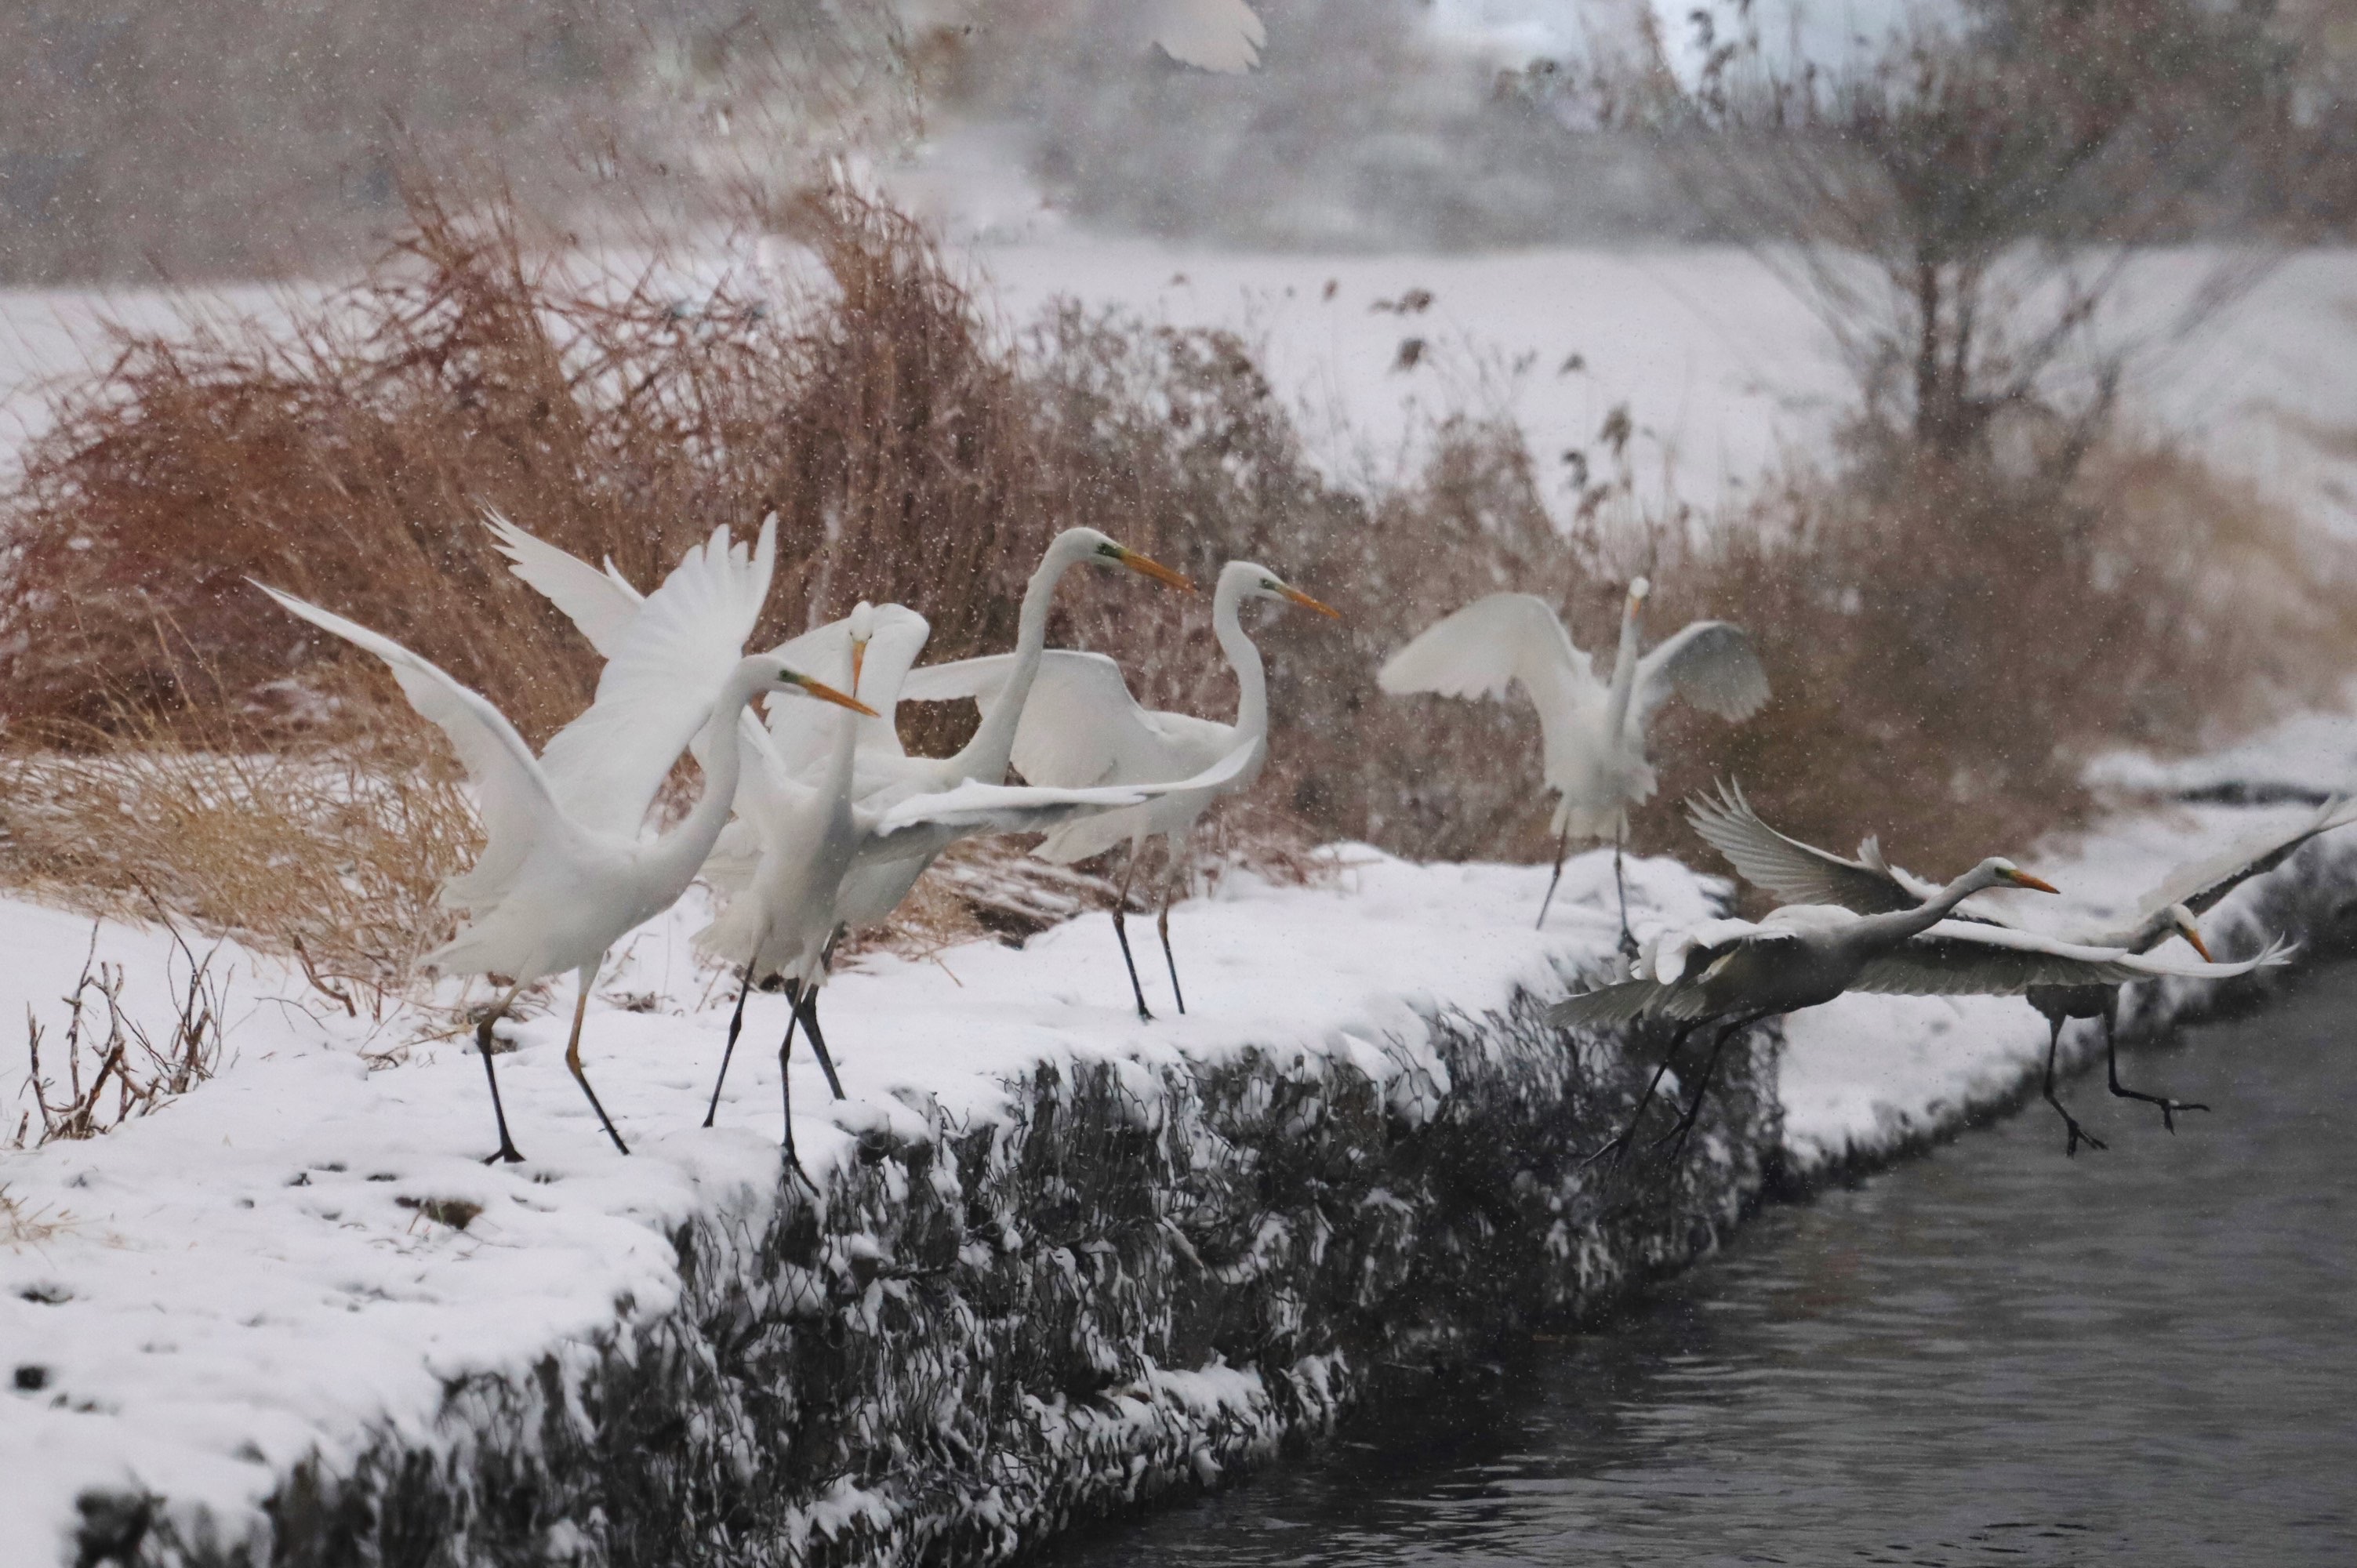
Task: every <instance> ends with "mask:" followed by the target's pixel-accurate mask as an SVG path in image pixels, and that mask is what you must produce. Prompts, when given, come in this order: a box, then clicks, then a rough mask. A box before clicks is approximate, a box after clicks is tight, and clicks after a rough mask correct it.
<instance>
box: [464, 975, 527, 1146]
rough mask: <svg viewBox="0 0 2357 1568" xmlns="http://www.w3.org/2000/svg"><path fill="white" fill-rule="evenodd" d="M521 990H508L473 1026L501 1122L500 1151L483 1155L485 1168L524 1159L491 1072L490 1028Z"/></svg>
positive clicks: (493, 1111) (497, 1077) (496, 1076)
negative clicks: (517, 1150) (513, 1136)
mask: <svg viewBox="0 0 2357 1568" xmlns="http://www.w3.org/2000/svg"><path fill="white" fill-rule="evenodd" d="M520 990H522V987H521V986H517V987H514V988H512V989H511V990H510V991H509V992H508V993H507V994H506V995H505V996H502V997H500V1004H499V1005H498V1006H496V1007H494V1008H492V1009H491V1010H490V1012H488V1013H486V1014H484V1015H483V1021H482V1022H481V1023H479V1024H478V1025H476V1026H475V1054H476V1055H477V1056H479V1057H481V1058H483V1077H484V1078H485V1079H488V1080H489V1081H490V1086H491V1114H492V1115H493V1116H494V1117H496V1118H498V1119H499V1123H500V1150H499V1153H497V1154H495V1155H484V1156H483V1164H485V1165H498V1164H501V1163H504V1164H507V1165H522V1164H523V1156H522V1155H520V1154H518V1153H517V1152H516V1146H515V1140H513V1139H512V1138H510V1137H509V1136H508V1112H507V1107H506V1106H504V1105H501V1104H500V1075H499V1074H498V1073H496V1072H494V1071H493V1070H492V1069H491V1026H492V1025H493V1024H496V1023H498V1022H499V1021H500V1019H501V1018H503V1017H505V1016H507V1011H508V1006H509V1004H511V1003H512V1002H514V1001H515V999H516V992H517V991H520Z"/></svg>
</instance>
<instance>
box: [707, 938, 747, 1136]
mask: <svg viewBox="0 0 2357 1568" xmlns="http://www.w3.org/2000/svg"><path fill="white" fill-rule="evenodd" d="M752 993H753V966H752V965H751V964H749V963H748V964H747V965H746V966H745V983H744V984H742V985H740V986H738V987H737V1010H736V1011H735V1012H734V1013H731V1014H729V1015H728V1044H727V1047H726V1048H725V1049H724V1050H722V1051H721V1053H720V1076H719V1077H717V1078H716V1079H713V1080H712V1103H711V1104H709V1105H707V1106H705V1108H704V1124H705V1126H707V1127H709V1126H711V1125H712V1119H713V1117H715V1116H716V1115H717V1114H719V1112H720V1086H721V1085H722V1084H724V1083H726V1082H727V1081H728V1060H729V1058H731V1057H734V1056H735V1055H736V1054H737V1036H738V1035H739V1034H742V1033H743V1032H744V1028H745V998H747V997H748V996H750V995H751V994H752Z"/></svg>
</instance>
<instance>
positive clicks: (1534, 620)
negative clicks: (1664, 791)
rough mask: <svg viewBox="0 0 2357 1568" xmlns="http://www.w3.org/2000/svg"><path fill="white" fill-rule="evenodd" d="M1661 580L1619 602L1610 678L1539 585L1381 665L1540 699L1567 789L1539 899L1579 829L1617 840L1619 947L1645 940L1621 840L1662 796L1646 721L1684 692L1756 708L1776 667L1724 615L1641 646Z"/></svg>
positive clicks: (1544, 727) (1479, 693) (1549, 777)
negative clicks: (1640, 812)
mask: <svg viewBox="0 0 2357 1568" xmlns="http://www.w3.org/2000/svg"><path fill="white" fill-rule="evenodd" d="M1651 592H1652V585H1650V584H1648V583H1647V582H1646V581H1645V579H1644V578H1642V577H1640V578H1638V579H1637V580H1636V581H1635V582H1633V583H1631V584H1630V585H1629V596H1628V598H1627V600H1626V602H1625V603H1624V605H1623V607H1622V609H1621V613H1620V651H1619V653H1618V654H1617V655H1616V656H1615V657H1614V659H1613V661H1612V679H1611V682H1610V683H1609V684H1607V683H1605V682H1600V681H1598V680H1597V678H1596V671H1595V667H1594V665H1593V663H1592V662H1591V661H1590V660H1589V659H1588V656H1587V654H1586V653H1584V652H1582V651H1581V650H1578V649H1577V648H1574V647H1573V646H1572V645H1571V638H1570V636H1569V634H1568V633H1566V631H1565V630H1564V628H1563V622H1561V621H1560V620H1557V619H1556V618H1555V611H1554V610H1552V609H1550V608H1548V607H1547V604H1546V601H1545V600H1544V599H1542V598H1539V597H1537V596H1534V595H1531V594H1491V595H1490V596H1488V597H1486V598H1480V599H1476V600H1474V601H1473V602H1472V603H1471V604H1469V605H1467V606H1466V607H1464V608H1463V609H1460V610H1458V612H1457V613H1456V614H1454V615H1451V616H1449V617H1448V618H1445V619H1443V620H1439V621H1436V622H1435V623H1434V624H1432V625H1431V626H1429V627H1426V628H1425V629H1424V630H1423V631H1422V632H1421V633H1419V634H1418V635H1417V636H1416V638H1415V640H1414V641H1412V642H1410V643H1409V644H1408V645H1407V646H1406V647H1405V648H1403V649H1401V650H1399V651H1398V652H1397V653H1394V654H1393V655H1392V656H1391V658H1390V660H1387V661H1386V662H1385V663H1384V665H1383V669H1382V670H1381V671H1379V672H1377V674H1376V676H1375V680H1376V682H1377V683H1378V684H1379V685H1381V686H1382V687H1383V690H1384V691H1386V692H1390V693H1394V694H1402V693H1410V692H1436V693H1440V694H1441V695H1443V696H1449V697H1503V696H1504V695H1505V694H1506V689H1507V687H1508V686H1509V685H1510V684H1511V683H1512V682H1521V683H1522V687H1523V691H1524V692H1525V693H1528V694H1529V696H1530V699H1531V703H1532V704H1533V705H1534V706H1535V707H1536V708H1537V709H1538V711H1539V733H1540V736H1541V738H1542V741H1543V744H1544V779H1545V780H1546V785H1547V788H1548V789H1553V790H1555V791H1556V793H1557V794H1558V795H1559V796H1560V799H1559V800H1557V801H1556V803H1555V822H1554V824H1553V826H1554V829H1555V875H1553V876H1550V877H1549V878H1548V879H1547V890H1546V897H1545V898H1544V899H1542V900H1541V901H1540V904H1539V924H1540V925H1542V926H1544V925H1545V924H1546V912H1547V907H1548V906H1549V905H1550V904H1552V903H1554V902H1555V885H1556V884H1557V883H1558V882H1560V881H1562V879H1563V862H1564V857H1565V856H1566V854H1569V853H1570V850H1571V843H1572V841H1573V840H1574V839H1603V838H1609V839H1610V840H1611V841H1612V880H1613V883H1614V885H1615V886H1617V887H1619V889H1620V948H1621V950H1622V951H1623V952H1630V953H1633V952H1635V951H1636V939H1635V938H1634V937H1632V936H1631V934H1630V931H1629V886H1628V884H1627V882H1626V881H1625V880H1623V878H1622V875H1621V867H1620V852H1621V846H1622V844H1623V843H1625V842H1626V840H1627V839H1628V836H1629V808H1630V807H1631V806H1635V805H1640V804H1641V803H1643V802H1644V801H1646V800H1650V799H1652V794H1653V790H1654V788H1655V786H1654V779H1653V769H1652V765H1651V764H1650V763H1648V762H1647V761H1646V760H1645V731H1646V729H1647V728H1648V726H1650V725H1652V722H1653V715H1654V714H1657V713H1659V712H1660V711H1661V708H1662V704H1663V703H1666V702H1668V701H1669V700H1670V699H1671V698H1672V697H1673V696H1682V697H1684V698H1685V699H1686V700H1687V701H1688V702H1690V703H1694V704H1695V706H1697V707H1699V708H1702V709H1704V710H1705V711H1706V712H1709V713H1714V714H1718V715H1719V716H1721V717H1722V718H1727V719H1745V718H1749V717H1750V716H1751V715H1752V714H1754V713H1757V712H1758V711H1759V709H1760V704H1761V703H1765V702H1766V701H1767V700H1768V676H1767V673H1766V672H1765V671H1762V670H1761V669H1760V656H1759V655H1758V654H1757V653H1755V652H1754V651H1753V650H1752V647H1751V639H1750V638H1749V637H1747V636H1746V635H1745V634H1744V633H1743V631H1742V629H1741V628H1738V627H1735V626H1730V625H1729V624H1727V622H1726V621H1723V620H1698V621H1695V622H1693V623H1692V624H1690V625H1688V626H1687V627H1686V628H1684V630H1682V631H1680V632H1678V633H1677V634H1676V635H1675V636H1674V637H1671V638H1669V639H1667V640H1665V641H1663V642H1662V643H1661V644H1660V645H1659V646H1657V647H1656V648H1655V649H1654V650H1652V652H1651V653H1647V654H1644V655H1642V656H1640V655H1639V654H1638V651H1637V644H1638V637H1639V625H1638V622H1639V619H1640V617H1641V615H1642V613H1643V610H1644V606H1645V599H1646V596H1648V595H1649V594H1650V593H1651Z"/></svg>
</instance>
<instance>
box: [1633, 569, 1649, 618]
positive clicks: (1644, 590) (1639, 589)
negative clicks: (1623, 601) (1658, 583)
mask: <svg viewBox="0 0 2357 1568" xmlns="http://www.w3.org/2000/svg"><path fill="white" fill-rule="evenodd" d="M1652 596H1653V584H1652V579H1651V578H1647V577H1639V578H1637V579H1636V580H1635V581H1634V582H1632V583H1631V584H1630V585H1629V607H1630V608H1631V609H1632V610H1633V609H1637V608H1640V607H1642V606H1643V604H1644V602H1645V601H1646V600H1647V599H1649V598H1652Z"/></svg>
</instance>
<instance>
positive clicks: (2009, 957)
mask: <svg viewBox="0 0 2357 1568" xmlns="http://www.w3.org/2000/svg"><path fill="white" fill-rule="evenodd" d="M1992 887H2026V888H2029V889H2031V890H2032V891H2035V892H2040V893H2051V892H2053V891H2055V889H2054V888H2053V887H2052V886H2050V884H2048V883H2045V882H2042V881H2040V880H2039V879H2038V878H2037V877H2035V876H2032V875H2029V873H2027V872H2025V871H2023V870H2021V869H2020V868H2019V867H2018V866H2016V865H2014V864H2013V863H2012V862H2011V861H2009V860H2007V859H2004V858H2003V857H2001V856H1992V857H1991V858H1989V859H1987V860H1984V861H1982V862H1981V863H1980V864H1979V865H1975V866H1974V867H1973V868H1972V869H1971V870H1970V871H1967V872H1966V873H1964V875H1962V876H1959V877H1957V878H1956V879H1955V880H1954V881H1953V882H1951V883H1949V884H1948V885H1947V886H1944V887H1943V888H1940V889H1939V890H1938V891H1937V892H1935V893H1934V894H1933V895H1932V897H1930V898H1928V899H1926V900H1924V901H1923V902H1922V903H1921V904H1918V905H1915V906H1912V907H1910V908H1906V909H1901V910H1892V911H1889V912H1888V913H1884V914H1877V915H1859V914H1855V913H1853V912H1851V911H1850V910H1847V909H1841V908H1833V907H1831V906H1826V905H1816V904H1794V905H1787V906H1785V907H1784V908H1780V909H1777V910H1774V911H1772V912H1771V913H1770V914H1769V916H1768V917H1767V918H1765V919H1762V920H1760V921H1758V922H1756V923H1755V922H1753V921H1750V920H1733V919H1720V920H1705V921H1701V922H1699V923H1697V924H1695V925H1693V926H1690V927H1686V928H1683V929H1672V930H1669V931H1665V932H1663V933H1660V934H1658V935H1656V936H1655V937H1654V938H1653V939H1652V940H1651V941H1649V942H1648V943H1647V944H1646V947H1645V950H1644V951H1643V952H1642V953H1641V955H1640V958H1639V960H1638V962H1637V964H1636V966H1635V970H1636V972H1635V973H1634V974H1633V975H1632V976H1631V978H1630V979H1628V980H1625V981H1621V982H1620V983H1617V984H1612V985H1606V986H1603V987H1601V988H1599V989H1598V990H1595V991H1591V992H1587V993H1584V994H1582V995H1578V996H1574V997H1571V998H1570V999H1568V1000H1567V1001H1564V1002H1559V1003H1557V1004H1555V1006H1554V1007H1553V1008H1551V1009H1549V1011H1548V1016H1549V1018H1550V1019H1552V1020H1553V1021H1554V1022H1555V1023H1557V1024H1585V1025H1590V1026H1601V1025H1611V1024H1626V1023H1630V1022H1632V1021H1634V1020H1635V1019H1638V1018H1640V1017H1659V1018H1667V1019H1670V1020H1672V1021H1673V1022H1674V1024H1675V1026H1676V1027H1675V1030H1674V1033H1673V1034H1672V1036H1671V1039H1670V1046H1669V1049H1668V1050H1667V1051H1665V1052H1664V1053H1663V1058H1662V1065H1661V1066H1660V1067H1659V1068H1657V1069H1655V1070H1654V1073H1653V1077H1652V1081H1651V1082H1649V1083H1648V1084H1647V1085H1646V1086H1645V1092H1644V1094H1643V1095H1642V1096H1641V1098H1640V1099H1639V1100H1638V1102H1637V1111H1636V1113H1635V1114H1634V1115H1632V1116H1631V1118H1630V1120H1629V1124H1628V1126H1627V1127H1626V1128H1624V1129H1623V1130H1622V1131H1621V1132H1620V1134H1619V1135H1618V1136H1616V1137H1615V1138H1613V1139H1612V1141H1611V1142H1609V1143H1608V1144H1605V1145H1604V1147H1603V1148H1602V1149H1599V1150H1598V1151H1597V1155H1598V1156H1600V1155H1603V1154H1605V1153H1607V1152H1609V1151H1616V1150H1617V1151H1621V1152H1625V1151H1626V1149H1627V1147H1628V1144H1629V1140H1630V1138H1631V1136H1632V1135H1633V1134H1634V1133H1635V1132H1636V1129H1637V1124H1638V1122H1639V1120H1640V1119H1641V1117H1642V1116H1643V1115H1644V1112H1645V1108H1646V1106H1647V1105H1649V1104H1651V1103H1652V1098H1653V1093H1654V1090H1656V1089H1658V1088H1659V1087H1660V1085H1661V1081H1662V1078H1663V1074H1664V1073H1666V1072H1668V1070H1669V1067H1670V1061H1671V1058H1674V1056H1675V1055H1676V1054H1677V1051H1678V1047H1680V1046H1682V1045H1684V1043H1685V1039H1686V1036H1688V1035H1690V1034H1692V1033H1693V1032H1694V1031H1695V1029H1697V1028H1699V1027H1700V1026H1703V1025H1704V1024H1706V1023H1712V1022H1720V1023H1721V1026H1720V1028H1719V1032H1718V1036H1717V1039H1716V1040H1715V1041H1714V1042H1713V1043H1712V1046H1711V1049H1710V1054H1709V1056H1708V1057H1707V1058H1706V1060H1705V1062H1704V1066H1703V1069H1702V1075H1701V1078H1700V1079H1698V1081H1697V1082H1696V1085H1695V1091H1694V1097H1693V1099H1692V1100H1691V1101H1689V1102H1688V1104H1687V1106H1686V1109H1685V1112H1684V1114H1683V1115H1681V1116H1680V1117H1679V1118H1678V1122H1677V1124H1676V1125H1675V1126H1674V1127H1673V1128H1672V1129H1671V1131H1670V1132H1669V1133H1666V1134H1664V1135H1663V1138H1662V1139H1661V1140H1660V1141H1661V1142H1663V1143H1666V1142H1668V1141H1669V1140H1670V1139H1671V1138H1673V1137H1674V1138H1677V1139H1678V1140H1680V1141H1681V1143H1683V1141H1684V1137H1685V1136H1686V1134H1687V1133H1689V1132H1691V1131H1692V1129H1693V1127H1694V1122H1695V1117H1696V1116H1697V1115H1699V1114H1700V1113H1701V1110H1702V1101H1703V1096H1704V1095H1705V1093H1706V1092H1707V1091H1708V1090H1709V1088H1710V1080H1711V1077H1712V1075H1713V1074H1714V1073H1715V1072H1716V1071H1717V1068H1718V1059H1719V1055H1720V1053H1721V1052H1723V1051H1724V1050H1725V1049H1726V1048H1727V1041H1728V1040H1729V1039H1730V1038H1732V1037H1733V1036H1735V1035H1737V1034H1739V1033H1740V1032H1742V1031H1743V1030H1744V1029H1747V1028H1749V1027H1750V1026H1752V1025H1753V1024H1756V1023H1758V1022H1760V1020H1761V1019H1763V1018H1770V1017H1774V1016H1776V1015H1780V1014H1784V1013H1793V1012H1798V1011H1799V1010H1801V1009H1802V1008H1804V1007H1814V1006H1817V1005H1819V1004H1823V1003H1826V1002H1830V1001H1832V1000H1833V999H1834V998H1835V997H1836V996H1839V995H1841V994H1842V993H1844V992H1847V991H1862V992H1874V993H1883V994H1886V995H1899V996H1943V995H1968V994H1981V995H2018V994H2020V993H2023V992H2026V991H2028V990H2029V989H2030V988H2031V987H2033V986H2039V985H2089V984H2116V983H2120V982H2123V981H2128V980H2143V979H2150V978H2153V977H2156V976H2161V975H2172V976H2182V977H2186V978H2191V979H2203V980H2227V979H2232V978H2233V977H2234V976H2235V975H2239V974H2247V973H2249V972H2251V971H2252V970H2254V969H2255V968H2257V967H2259V965H2261V964H2262V963H2271V962H2276V961H2279V960H2278V958H2277V956H2276V951H2275V950H2272V949H2271V950H2269V951H2267V952H2266V953H2263V954H2261V955H2260V956H2259V957H2258V958H2255V959H2253V960H2250V961H2247V962H2244V963H2229V964H2216V963H2208V962H2203V963H2199V964H2192V963H2178V962H2174V961H2169V960H2167V959H2158V958H2152V957H2148V956H2146V955H2143V954H2138V953H2131V952H2126V951H2124V950H2120V949H2117V948H2093V947H2083V946H2080V945H2079V944H2076V943H2072V942H2064V941H2058V940H2055V939H2053V938H2051V937H2042V936H2040V935H2037V934H2036V933H2034V932H2030V931H2021V930H2014V929H2009V928H2007V927H2003V926H1992V925H1987V924H1985V923H1980V922H1975V921H1970V920H1952V919H1949V918H1947V917H1948V915H1949V914H1950V913H1951V912H1952V911H1953V909H1954V908H1956V906H1957V905H1959V904H1961V903H1963V902H1964V900H1965V899H1966V898H1969V897H1972V896H1973V895H1974V894H1975V893H1981V892H1986V891H1987V890H1988V889H1990V888H1992ZM1722 1021H1723V1022H1722Z"/></svg>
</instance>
